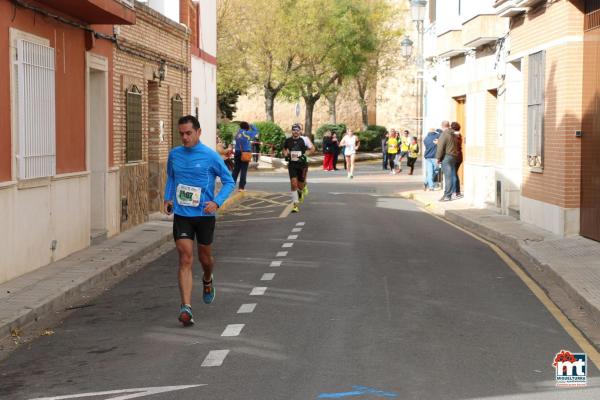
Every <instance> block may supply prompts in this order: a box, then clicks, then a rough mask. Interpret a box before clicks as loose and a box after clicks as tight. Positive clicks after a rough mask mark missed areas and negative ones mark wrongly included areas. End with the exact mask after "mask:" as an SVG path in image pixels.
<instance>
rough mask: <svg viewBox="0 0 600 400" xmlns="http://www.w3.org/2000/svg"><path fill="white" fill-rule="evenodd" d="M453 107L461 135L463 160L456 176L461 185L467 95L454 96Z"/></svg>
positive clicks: (464, 150) (464, 153)
mask: <svg viewBox="0 0 600 400" xmlns="http://www.w3.org/2000/svg"><path fill="white" fill-rule="evenodd" d="M454 103H455V109H456V113H455V115H456V122H458V123H459V124H460V127H461V129H460V133H461V135H462V154H463V162H462V164H460V168H459V169H458V177H459V178H460V182H461V185H463V182H464V181H465V180H464V170H465V160H466V159H467V157H466V154H467V151H466V150H467V149H466V144H467V118H466V107H467V96H460V97H455V98H454Z"/></svg>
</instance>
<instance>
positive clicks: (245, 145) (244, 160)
mask: <svg viewBox="0 0 600 400" xmlns="http://www.w3.org/2000/svg"><path fill="white" fill-rule="evenodd" d="M253 140H254V133H253V131H252V130H251V129H250V125H249V124H248V123H247V122H245V121H242V122H240V130H239V131H238V133H237V135H235V157H234V163H235V167H234V168H233V180H234V182H235V183H237V179H238V176H239V178H240V186H239V190H240V192H243V191H245V190H246V176H247V175H248V166H249V165H250V161H252V141H253Z"/></svg>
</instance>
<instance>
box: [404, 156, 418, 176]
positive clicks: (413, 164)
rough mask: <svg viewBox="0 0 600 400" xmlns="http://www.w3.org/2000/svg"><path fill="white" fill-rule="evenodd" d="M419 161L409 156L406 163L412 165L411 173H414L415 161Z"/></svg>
mask: <svg viewBox="0 0 600 400" xmlns="http://www.w3.org/2000/svg"><path fill="white" fill-rule="evenodd" d="M416 162H417V159H416V158H411V157H408V159H407V161H406V165H408V166H409V167H410V174H411V175H412V173H413V171H414V170H415V163H416Z"/></svg>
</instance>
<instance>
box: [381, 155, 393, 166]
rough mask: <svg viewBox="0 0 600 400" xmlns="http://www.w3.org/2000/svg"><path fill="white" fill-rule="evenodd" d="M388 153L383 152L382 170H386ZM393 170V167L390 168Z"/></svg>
mask: <svg viewBox="0 0 600 400" xmlns="http://www.w3.org/2000/svg"><path fill="white" fill-rule="evenodd" d="M388 158H389V156H388V153H387V152H383V169H385V170H387V164H388ZM392 168H394V167H392Z"/></svg>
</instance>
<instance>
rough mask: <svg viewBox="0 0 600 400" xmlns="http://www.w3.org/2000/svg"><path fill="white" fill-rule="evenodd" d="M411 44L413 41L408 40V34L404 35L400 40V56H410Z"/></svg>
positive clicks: (407, 57) (406, 57)
mask: <svg viewBox="0 0 600 400" xmlns="http://www.w3.org/2000/svg"><path fill="white" fill-rule="evenodd" d="M413 44H414V42H413V41H412V40H410V38H409V37H408V36H406V37H405V38H404V39H403V40H402V42H400V54H402V57H404V58H405V59H406V60H408V59H409V58H410V57H411V56H412V52H413Z"/></svg>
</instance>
